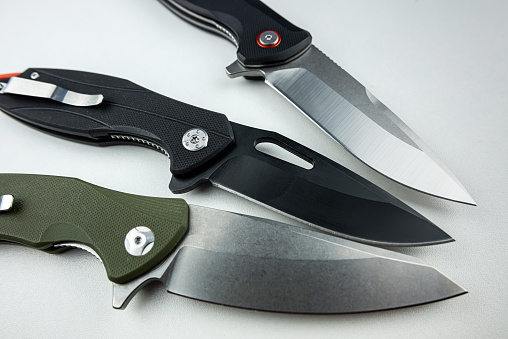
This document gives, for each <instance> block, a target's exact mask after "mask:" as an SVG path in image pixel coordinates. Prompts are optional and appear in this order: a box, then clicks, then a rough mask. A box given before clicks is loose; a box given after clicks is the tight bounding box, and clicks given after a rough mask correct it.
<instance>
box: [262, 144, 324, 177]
mask: <svg viewBox="0 0 508 339" xmlns="http://www.w3.org/2000/svg"><path fill="white" fill-rule="evenodd" d="M256 150H258V151H259V152H261V153H265V154H268V155H270V156H272V157H274V158H277V159H280V160H283V161H285V162H289V163H290V164H293V165H296V166H298V167H301V168H304V169H307V170H309V169H312V168H313V167H314V164H313V163H312V160H311V159H307V157H305V156H303V155H301V154H300V153H298V152H297V151H295V150H293V149H291V148H289V149H286V148H284V147H282V146H279V145H278V144H276V143H274V142H270V141H266V140H263V141H261V142H259V143H257V144H256Z"/></svg>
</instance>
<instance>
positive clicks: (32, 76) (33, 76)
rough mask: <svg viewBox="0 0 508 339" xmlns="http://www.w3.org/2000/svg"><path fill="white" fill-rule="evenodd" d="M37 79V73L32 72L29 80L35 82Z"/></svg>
mask: <svg viewBox="0 0 508 339" xmlns="http://www.w3.org/2000/svg"><path fill="white" fill-rule="evenodd" d="M38 77H39V73H37V72H33V73H32V74H30V78H32V80H35V79H37V78H38Z"/></svg>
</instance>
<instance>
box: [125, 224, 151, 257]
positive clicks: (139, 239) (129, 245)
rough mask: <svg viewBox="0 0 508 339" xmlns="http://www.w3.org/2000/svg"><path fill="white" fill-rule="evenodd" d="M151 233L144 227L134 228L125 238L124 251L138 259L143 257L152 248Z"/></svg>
mask: <svg viewBox="0 0 508 339" xmlns="http://www.w3.org/2000/svg"><path fill="white" fill-rule="evenodd" d="M154 240H155V238H154V235H153V232H152V231H151V230H150V229H149V228H148V227H145V226H138V227H134V228H133V229H131V230H130V231H129V233H127V235H126V236H125V242H124V245H125V249H126V250H127V252H128V253H129V254H130V255H133V256H136V257H139V256H141V255H145V254H147V253H148V252H150V250H151V249H152V247H153V243H154Z"/></svg>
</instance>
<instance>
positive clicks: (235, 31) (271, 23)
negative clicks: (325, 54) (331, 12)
mask: <svg viewBox="0 0 508 339" xmlns="http://www.w3.org/2000/svg"><path fill="white" fill-rule="evenodd" d="M162 1H163V2H165V3H166V4H168V5H169V6H173V7H174V5H171V3H172V2H174V3H177V4H178V5H180V6H182V7H184V8H185V9H186V10H188V11H191V12H193V13H196V14H197V15H198V16H201V17H205V18H207V19H209V20H213V21H214V22H216V23H218V24H219V25H221V26H224V28H225V29H226V30H228V31H229V32H230V33H231V34H232V35H233V36H234V38H235V39H236V42H237V45H238V51H237V57H238V60H239V61H240V62H241V63H242V64H244V65H245V66H264V65H270V64H277V63H282V62H284V61H286V60H288V59H291V58H293V57H295V56H296V55H298V54H299V53H301V52H302V51H304V50H305V49H306V48H307V47H309V46H310V44H311V40H312V37H311V35H310V33H309V32H307V31H304V30H302V29H301V28H298V27H296V26H295V25H293V24H292V23H290V22H289V21H287V20H286V19H284V18H283V17H282V16H280V15H279V14H277V13H276V12H275V11H273V10H272V9H270V8H269V7H268V6H266V5H265V4H264V3H262V2H261V1H258V0H162ZM263 31H275V32H277V33H278V34H279V36H280V43H279V44H278V45H277V46H275V47H272V48H264V47H262V46H260V45H259V44H258V36H259V34H260V33H261V32H263Z"/></svg>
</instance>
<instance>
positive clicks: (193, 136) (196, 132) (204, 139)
mask: <svg viewBox="0 0 508 339" xmlns="http://www.w3.org/2000/svg"><path fill="white" fill-rule="evenodd" d="M182 145H183V147H185V149H187V150H189V151H199V150H200V149H203V148H205V147H206V146H208V133H206V132H205V131H204V130H202V129H199V128H193V129H190V130H188V131H187V132H185V133H184V135H183V138H182Z"/></svg>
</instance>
